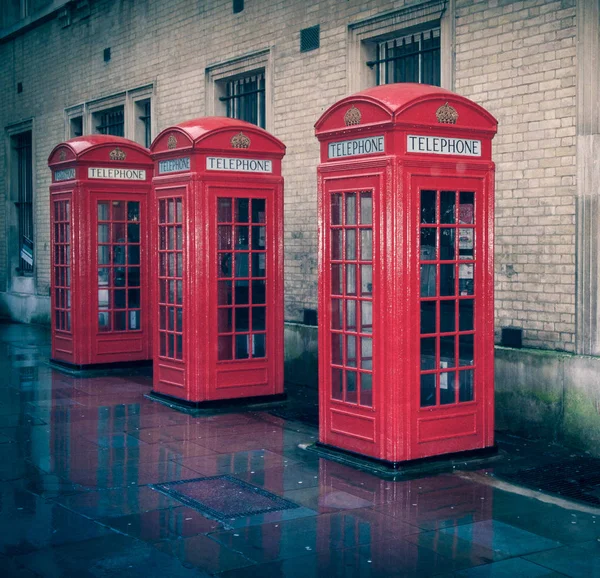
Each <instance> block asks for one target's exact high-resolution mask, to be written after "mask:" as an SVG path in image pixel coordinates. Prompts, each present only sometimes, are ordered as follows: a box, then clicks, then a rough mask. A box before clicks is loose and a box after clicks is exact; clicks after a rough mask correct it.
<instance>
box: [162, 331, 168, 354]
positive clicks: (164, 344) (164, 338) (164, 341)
mask: <svg viewBox="0 0 600 578" xmlns="http://www.w3.org/2000/svg"><path fill="white" fill-rule="evenodd" d="M160 355H162V356H163V357H166V355H167V334H166V333H161V334H160Z"/></svg>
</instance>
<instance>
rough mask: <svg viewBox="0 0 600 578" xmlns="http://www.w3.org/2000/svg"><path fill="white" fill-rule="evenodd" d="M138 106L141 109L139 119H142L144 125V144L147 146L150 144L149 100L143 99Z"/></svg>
mask: <svg viewBox="0 0 600 578" xmlns="http://www.w3.org/2000/svg"><path fill="white" fill-rule="evenodd" d="M140 108H141V110H142V116H140V117H139V119H140V120H141V121H142V123H143V125H144V146H145V147H146V148H148V147H149V146H150V144H152V130H151V129H152V125H151V117H150V101H149V100H145V101H143V102H141V103H140Z"/></svg>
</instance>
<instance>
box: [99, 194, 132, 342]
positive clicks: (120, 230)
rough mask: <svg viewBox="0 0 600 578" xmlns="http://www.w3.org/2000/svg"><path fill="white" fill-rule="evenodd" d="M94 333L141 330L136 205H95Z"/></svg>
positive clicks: (129, 203)
mask: <svg viewBox="0 0 600 578" xmlns="http://www.w3.org/2000/svg"><path fill="white" fill-rule="evenodd" d="M97 210H98V230H97V245H98V249H97V251H98V252H97V266H98V331H101V332H102V333H107V332H124V331H139V330H140V329H141V275H140V270H141V269H140V251H141V244H140V203H139V202H138V201H98V205H97Z"/></svg>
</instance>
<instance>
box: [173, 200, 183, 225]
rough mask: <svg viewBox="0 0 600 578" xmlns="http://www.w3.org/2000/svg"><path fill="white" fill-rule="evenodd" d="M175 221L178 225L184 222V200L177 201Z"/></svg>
mask: <svg viewBox="0 0 600 578" xmlns="http://www.w3.org/2000/svg"><path fill="white" fill-rule="evenodd" d="M175 220H176V221H177V222H178V223H182V222H183V200H182V199H175Z"/></svg>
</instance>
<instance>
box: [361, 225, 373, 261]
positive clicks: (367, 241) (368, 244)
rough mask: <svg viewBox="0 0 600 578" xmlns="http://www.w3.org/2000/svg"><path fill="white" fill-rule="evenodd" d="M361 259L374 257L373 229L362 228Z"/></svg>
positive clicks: (369, 259)
mask: <svg viewBox="0 0 600 578" xmlns="http://www.w3.org/2000/svg"><path fill="white" fill-rule="evenodd" d="M360 259H361V261H371V260H372V259H373V230H372V229H362V230H361V232H360Z"/></svg>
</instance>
